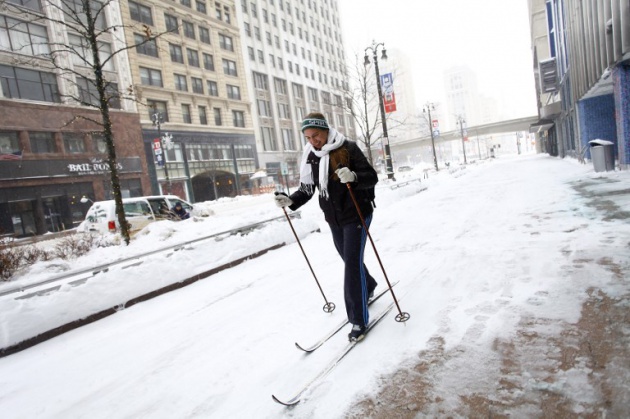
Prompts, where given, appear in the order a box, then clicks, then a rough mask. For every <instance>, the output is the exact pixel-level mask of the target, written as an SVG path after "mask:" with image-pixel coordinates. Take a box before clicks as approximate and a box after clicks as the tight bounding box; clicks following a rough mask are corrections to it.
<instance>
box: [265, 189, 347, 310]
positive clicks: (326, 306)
mask: <svg viewBox="0 0 630 419" xmlns="http://www.w3.org/2000/svg"><path fill="white" fill-rule="evenodd" d="M276 194H278V192H276ZM282 211H284V216H285V217H287V221H288V222H289V226H290V227H291V231H293V235H294V236H295V240H297V243H298V245H299V246H300V249H301V250H302V254H303V255H304V259H306V263H307V264H308V267H309V269H310V270H311V273H312V274H313V278H315V282H316V283H317V287H318V288H319V291H320V292H321V293H322V297H324V301H325V302H326V304H324V307H322V310H324V312H325V313H332V312H333V311H334V310H335V303H333V302H329V301H328V299H327V298H326V295H325V294H324V290H323V289H322V286H321V285H320V284H319V281H318V280H317V276H316V275H315V271H314V270H313V267H312V266H311V262H309V260H308V257H307V256H306V252H305V251H304V248H303V247H302V243H300V239H299V237H298V235H297V233H296V232H295V229H294V228H293V223H292V222H291V218H289V214H287V210H286V208H284V207H283V208H282Z"/></svg>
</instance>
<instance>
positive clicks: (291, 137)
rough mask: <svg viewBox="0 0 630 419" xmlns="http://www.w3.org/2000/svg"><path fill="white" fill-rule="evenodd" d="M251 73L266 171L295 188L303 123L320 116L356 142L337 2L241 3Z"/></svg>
mask: <svg viewBox="0 0 630 419" xmlns="http://www.w3.org/2000/svg"><path fill="white" fill-rule="evenodd" d="M239 3H240V4H239V7H237V17H238V21H239V22H240V27H241V28H240V29H241V39H242V48H243V54H244V58H245V69H246V70H245V71H246V73H247V82H248V85H249V91H250V92H252V97H251V100H252V119H253V126H254V131H255V135H256V144H257V150H258V159H259V164H260V167H259V168H260V169H263V170H264V171H265V172H266V174H267V175H269V176H272V177H273V178H274V181H275V182H278V183H281V184H285V185H289V186H292V185H293V186H294V185H297V183H298V181H299V167H298V166H299V162H300V156H301V153H302V149H303V145H304V140H303V137H302V133H301V130H300V124H301V122H302V120H303V119H304V117H305V116H306V115H307V114H308V113H310V112H321V113H323V114H324V115H325V116H326V118H327V119H328V121H329V123H330V125H331V126H333V127H334V128H335V129H337V130H338V131H340V132H341V133H343V134H345V135H346V136H348V137H350V138H354V137H355V130H354V121H353V120H352V117H351V116H350V114H349V112H348V110H347V101H346V95H347V92H348V82H347V76H346V75H345V74H346V70H345V53H344V47H343V40H342V37H341V21H340V17H339V9H338V7H337V0H300V1H287V0H239Z"/></svg>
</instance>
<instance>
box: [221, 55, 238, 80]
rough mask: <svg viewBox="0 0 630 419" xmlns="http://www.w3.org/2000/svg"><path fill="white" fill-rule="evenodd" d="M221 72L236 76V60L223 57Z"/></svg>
mask: <svg viewBox="0 0 630 419" xmlns="http://www.w3.org/2000/svg"><path fill="white" fill-rule="evenodd" d="M223 73H225V74H227V75H228V76H237V75H238V74H237V73H236V62H235V61H232V60H226V59H225V58H224V59H223Z"/></svg>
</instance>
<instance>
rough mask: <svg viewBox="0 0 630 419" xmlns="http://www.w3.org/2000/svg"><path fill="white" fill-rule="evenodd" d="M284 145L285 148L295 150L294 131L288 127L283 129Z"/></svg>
mask: <svg viewBox="0 0 630 419" xmlns="http://www.w3.org/2000/svg"><path fill="white" fill-rule="evenodd" d="M282 146H283V147H284V149H285V150H295V141H293V131H292V130H290V129H287V128H283V129H282Z"/></svg>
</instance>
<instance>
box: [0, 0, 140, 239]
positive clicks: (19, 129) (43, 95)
mask: <svg viewBox="0 0 630 419" xmlns="http://www.w3.org/2000/svg"><path fill="white" fill-rule="evenodd" d="M42 3H43V2H40V1H23V0H7V1H5V2H4V4H3V5H2V7H1V8H0V235H11V236H15V237H24V236H30V235H39V234H44V233H46V232H58V231H62V230H66V229H69V228H72V227H74V226H76V225H77V224H78V223H79V222H81V221H82V220H83V219H84V216H85V213H86V211H87V209H88V208H89V206H90V203H89V201H87V202H85V203H82V202H81V198H82V197H83V196H86V197H88V198H89V199H91V200H102V199H108V198H111V196H112V195H111V189H112V187H111V178H110V170H109V165H108V164H107V155H106V151H107V148H106V144H105V141H104V136H103V133H102V132H103V125H102V124H101V123H99V121H102V120H103V119H102V118H101V114H100V111H99V110H98V109H97V107H98V101H97V100H96V97H95V95H94V93H95V92H94V87H93V85H92V84H91V83H90V82H89V80H92V79H94V70H93V68H92V67H91V65H92V59H91V54H90V53H89V47H88V45H87V41H86V39H85V38H84V37H83V36H82V34H81V33H79V32H78V30H76V28H73V27H70V26H69V25H67V24H64V23H62V22H63V20H64V19H65V18H66V16H68V14H70V13H72V12H74V11H77V12H79V13H80V12H81V11H82V8H81V7H82V6H81V4H80V3H79V2H78V1H75V2H74V3H73V2H68V1H66V2H64V7H63V9H60V8H57V7H50V5H47V6H48V7H43V6H42ZM66 23H68V22H67V21H66ZM96 23H97V25H96V26H97V30H98V29H103V28H106V27H109V26H120V25H121V23H122V22H121V19H120V11H119V9H118V7H117V3H116V2H112V3H111V6H110V7H107V8H106V10H105V11H104V13H102V14H101V15H100V16H99V19H98V20H97V22H96ZM124 47H125V45H124V42H121V40H120V39H118V38H117V37H116V36H115V34H113V33H111V32H106V33H103V34H102V35H101V37H100V43H99V49H100V51H101V53H102V58H103V59H105V58H111V59H110V60H109V61H107V63H106V64H105V65H104V66H103V76H104V78H105V80H106V81H107V82H108V83H110V84H109V88H111V89H112V91H113V92H116V91H126V90H127V89H129V88H130V87H131V76H130V68H129V64H128V62H127V60H126V55H125V53H124ZM70 50H73V51H74V53H73V54H69V53H67V51H70ZM113 51H121V53H120V54H116V55H112V52H113ZM59 52H61V53H59ZM53 57H55V62H54V63H53V60H52V59H51V58H53ZM109 103H110V119H111V121H112V124H113V136H114V144H115V147H116V153H117V156H118V159H117V163H118V164H117V168H118V173H119V179H120V184H121V192H122V194H123V196H137V195H142V194H145V193H149V192H150V183H149V178H148V176H147V175H146V173H147V164H146V159H145V156H144V150H143V147H142V137H141V130H140V121H139V120H138V114H137V110H136V105H135V103H134V102H133V101H129V100H125V99H122V98H119V97H118V96H117V95H113V97H112V98H111V99H110V102H109ZM88 104H91V105H92V107H90V106H86V105H88Z"/></svg>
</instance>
